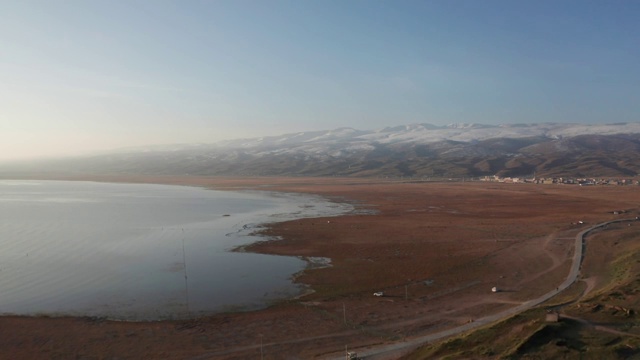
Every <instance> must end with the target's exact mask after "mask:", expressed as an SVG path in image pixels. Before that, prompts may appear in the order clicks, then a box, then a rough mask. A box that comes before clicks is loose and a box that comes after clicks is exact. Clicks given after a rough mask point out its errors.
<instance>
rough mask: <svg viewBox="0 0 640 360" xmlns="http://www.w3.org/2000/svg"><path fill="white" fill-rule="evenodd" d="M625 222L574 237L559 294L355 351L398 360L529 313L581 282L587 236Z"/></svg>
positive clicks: (366, 356) (377, 359) (378, 358)
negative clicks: (432, 344) (427, 346)
mask: <svg viewBox="0 0 640 360" xmlns="http://www.w3.org/2000/svg"><path fill="white" fill-rule="evenodd" d="M626 221H636V220H635V219H620V220H612V221H607V222H603V223H600V224H597V225H594V226H592V227H590V228H588V229H586V230H583V231H581V232H580V233H578V235H576V237H575V245H574V248H575V251H574V253H573V262H572V264H571V270H570V271H569V274H568V275H567V278H566V279H565V281H564V282H563V283H562V284H560V286H558V289H557V290H553V291H550V292H548V293H546V294H544V295H542V296H540V297H538V298H536V299H532V300H529V301H527V302H525V303H522V304H520V305H518V306H516V307H513V308H511V309H507V310H504V311H501V312H499V313H497V314H493V315H489V316H486V317H483V318H480V319H476V320H475V321H474V322H472V323H468V324H464V325H462V326H458V327H455V328H452V329H449V330H445V331H441V332H438V333H435V334H430V335H425V336H421V337H418V338H414V339H411V340H408V341H404V342H401V343H396V344H391V345H386V346H381V347H377V348H373V349H368V350H364V351H363V350H358V349H353V351H357V352H358V355H359V356H360V357H361V358H364V359H367V360H384V359H396V358H397V357H399V356H401V355H402V354H406V353H408V352H409V351H411V350H413V349H415V348H416V347H418V346H420V345H422V344H425V343H428V342H432V341H435V340H440V339H443V338H446V337H449V336H452V335H457V334H460V333H463V332H465V331H469V330H472V329H475V328H478V327H481V326H484V325H487V324H491V323H493V322H496V321H498V320H502V319H506V318H508V317H511V316H513V315H516V314H518V313H521V312H523V311H525V310H529V309H531V308H532V307H534V306H536V305H539V304H541V303H543V302H545V301H547V300H549V299H551V298H552V297H554V296H555V295H557V294H558V293H559V292H561V291H562V290H565V289H566V288H568V287H569V286H571V285H572V284H573V283H574V282H575V281H576V280H577V279H578V275H579V274H580V266H581V265H582V259H583V258H584V240H585V237H586V236H587V234H589V233H590V232H592V231H593V230H595V229H598V228H602V227H605V226H607V225H609V224H613V223H619V222H626ZM332 359H336V360H342V359H344V355H341V356H338V357H332Z"/></svg>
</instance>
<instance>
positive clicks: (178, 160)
mask: <svg viewBox="0 0 640 360" xmlns="http://www.w3.org/2000/svg"><path fill="white" fill-rule="evenodd" d="M638 154H640V122H634V123H617V124H597V125H586V124H560V123H537V124H505V125H483V124H450V125H446V126H437V125H432V124H411V125H403V126H395V127H386V128H383V129H378V130H369V131H366V130H356V129H352V128H339V129H334V130H327V131H310V132H298V133H291V134H284V135H280V136H269V137H260V138H251V139H237V140H228V141H221V142H217V143H212V144H185V145H166V146H153V147H141V148H129V149H121V150H119V151H116V152H113V153H110V154H103V155H98V156H91V157H84V158H76V159H73V160H60V161H57V162H48V163H47V164H49V165H48V166H50V167H53V168H55V169H57V170H63V171H83V172H93V173H144V174H193V175H234V176H238V175H251V176H256V175H307V176H438V175H441V176H449V177H453V176H482V175H494V174H498V175H505V176H506V175H512V176H517V175H528V174H532V173H534V172H536V173H537V174H543V175H566V176H614V175H615V176H635V175H636V174H637V173H638V172H640V156H638ZM47 164H45V165H47ZM39 166H40V168H42V166H43V164H40V165H39ZM45 167H46V166H45Z"/></svg>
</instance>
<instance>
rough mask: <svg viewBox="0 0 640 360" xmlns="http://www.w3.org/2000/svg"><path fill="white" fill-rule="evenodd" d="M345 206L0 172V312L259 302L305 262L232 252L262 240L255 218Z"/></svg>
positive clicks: (129, 314)
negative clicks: (255, 233)
mask: <svg viewBox="0 0 640 360" xmlns="http://www.w3.org/2000/svg"><path fill="white" fill-rule="evenodd" d="M349 210H351V207H350V206H347V205H337V204H334V203H329V202H327V201H324V200H321V199H319V198H315V197H307V196H298V195H289V194H274V193H262V192H242V193H237V192H220V191H212V190H205V189H201V188H193V187H181V186H165V185H133V184H107V183H92V182H63V181H0V249H2V250H1V251H0V313H5V314H7V313H11V314H28V315H34V314H53V315H82V316H85V315H86V316H106V317H111V318H118V319H128V320H154V319H168V318H185V317H193V316H198V315H203V314H209V313H215V312H220V311H228V310H245V309H255V308H260V307H263V306H265V304H267V303H268V302H269V301H273V300H275V299H279V298H283V297H291V296H295V295H297V294H298V293H299V292H300V291H301V289H300V287H299V286H296V285H293V284H292V283H291V280H290V279H291V276H292V275H293V274H294V273H296V272H298V271H300V270H302V269H304V268H305V266H306V264H307V263H306V262H305V261H303V260H301V259H298V258H294V257H282V256H268V255H260V254H250V253H237V252H229V250H230V249H232V248H234V247H237V246H240V245H243V244H247V243H251V242H254V241H257V240H259V238H257V237H252V236H249V233H250V232H251V231H252V229H255V226H256V225H257V224H259V223H265V222H273V221H281V220H286V219H291V218H296V217H306V216H321V215H334V214H338V213H340V212H344V211H349ZM226 215H229V216H226ZM183 245H184V247H183ZM185 264H186V268H185ZM185 276H186V281H185Z"/></svg>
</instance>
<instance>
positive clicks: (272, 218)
mask: <svg viewBox="0 0 640 360" xmlns="http://www.w3.org/2000/svg"><path fill="white" fill-rule="evenodd" d="M109 180H112V179H109ZM0 181H7V182H12V181H15V182H21V181H24V182H43V183H44V182H63V183H65V182H66V183H70V182H74V181H77V182H94V183H104V184H130V185H144V184H149V185H161V186H186V187H194V188H198V189H202V190H214V191H218V192H231V193H238V194H249V195H257V196H259V197H261V198H262V197H264V198H265V199H273V200H274V201H276V202H274V206H273V207H272V208H269V210H268V211H266V212H264V214H254V215H250V216H249V217H247V216H246V214H244V213H242V214H241V215H243V216H241V222H240V223H239V224H237V225H236V226H238V227H237V229H235V230H233V231H231V232H228V233H226V234H225V235H224V236H225V237H229V236H230V237H232V238H236V239H238V240H240V241H241V242H242V244H240V245H237V246H234V247H232V248H228V249H226V250H224V251H223V252H224V253H248V254H249V253H251V254H256V255H264V256H269V257H272V258H275V257H281V256H284V257H289V258H295V259H298V260H300V261H302V262H303V264H304V265H303V267H302V268H301V269H299V270H296V271H292V272H291V273H290V274H289V275H288V276H287V277H286V278H287V281H288V286H289V287H290V290H287V292H288V291H291V292H293V293H292V294H290V295H286V296H283V295H282V296H275V297H272V296H269V297H266V294H267V293H265V297H264V298H255V299H251V300H247V301H245V302H242V303H233V304H231V303H230V304H229V305H222V307H220V308H216V310H211V311H209V310H201V311H198V312H197V313H195V314H190V315H187V316H184V315H183V314H180V313H175V314H167V315H162V316H161V317H160V318H146V317H142V318H140V317H137V316H135V315H134V316H133V317H132V316H130V315H118V314H117V311H116V314H102V313H95V314H93V313H91V311H89V312H88V313H82V312H78V313H74V311H71V312H69V311H66V310H52V311H47V310H36V311H33V312H29V313H13V312H4V313H2V314H0V316H16V317H32V318H33V317H35V318H38V317H41V318H65V317H68V318H101V319H105V320H109V321H117V322H133V323H140V322H157V321H185V320H194V319H198V318H203V317H209V316H215V315H218V314H223V313H228V312H229V311H232V312H239V313H246V312H252V311H260V310H263V309H265V308H268V307H270V306H273V304H274V303H278V302H282V301H288V300H297V299H300V298H302V297H304V296H306V295H308V294H310V293H313V291H314V290H313V289H312V288H311V287H310V286H309V285H308V284H305V283H302V282H299V281H297V279H298V277H299V276H300V275H301V274H302V273H304V272H305V271H308V270H312V269H317V268H321V267H325V266H330V265H328V264H330V259H324V260H322V259H321V260H318V259H315V258H314V257H307V256H295V255H279V254H268V253H259V252H255V251H251V250H250V249H249V247H251V246H253V245H255V244H257V243H261V242H266V241H277V237H274V236H271V235H265V234H263V232H264V230H265V229H266V228H268V227H270V226H272V225H273V224H276V223H279V222H286V221H295V220H300V219H304V218H316V217H338V216H346V215H349V214H352V213H354V212H355V211H356V210H355V207H354V206H352V205H351V204H348V203H344V202H342V203H338V202H335V200H329V199H327V198H325V197H322V196H319V195H316V194H305V193H294V192H286V191H274V190H273V189H255V188H249V189H247V188H236V189H231V188H223V189H219V188H217V187H215V186H213V187H212V186H207V185H202V184H192V183H190V182H189V181H186V182H185V183H181V184H166V183H165V182H162V181H152V182H146V181H144V182H143V183H141V182H138V181H125V182H123V181H108V180H104V179H90V180H89V179H84V178H78V179H73V180H70V179H45V178H42V179H2V180H0ZM287 204H290V205H287ZM283 205H286V206H287V207H286V208H285V207H283ZM234 215H237V214H234ZM223 216H225V217H226V216H231V215H227V214H225V215H223ZM185 277H186V275H185ZM273 291H274V292H276V293H277V292H280V291H283V288H280V287H275V288H273ZM107 306H109V305H107ZM229 309H235V310H229Z"/></svg>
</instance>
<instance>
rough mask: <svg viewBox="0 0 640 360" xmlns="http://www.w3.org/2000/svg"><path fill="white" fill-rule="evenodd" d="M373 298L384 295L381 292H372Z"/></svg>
mask: <svg viewBox="0 0 640 360" xmlns="http://www.w3.org/2000/svg"><path fill="white" fill-rule="evenodd" d="M373 296H378V297H380V296H384V293H383V292H382V291H378V292H374V293H373Z"/></svg>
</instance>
